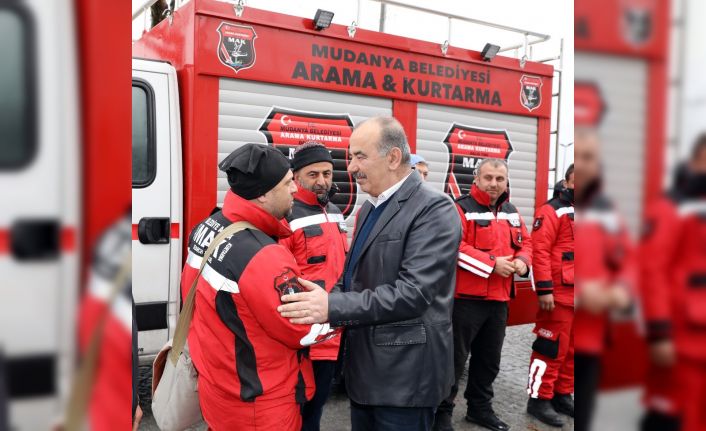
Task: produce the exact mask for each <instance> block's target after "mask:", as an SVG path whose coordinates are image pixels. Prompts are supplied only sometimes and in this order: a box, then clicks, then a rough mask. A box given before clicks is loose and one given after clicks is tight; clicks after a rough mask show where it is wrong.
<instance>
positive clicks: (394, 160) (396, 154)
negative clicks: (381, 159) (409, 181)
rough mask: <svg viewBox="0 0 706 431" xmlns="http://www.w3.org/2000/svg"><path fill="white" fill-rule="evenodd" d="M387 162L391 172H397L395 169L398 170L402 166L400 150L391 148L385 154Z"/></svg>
mask: <svg viewBox="0 0 706 431" xmlns="http://www.w3.org/2000/svg"><path fill="white" fill-rule="evenodd" d="M387 162H388V164H389V166H390V170H391V171H395V170H397V168H399V167H400V165H401V164H402V150H400V149H399V148H397V147H394V148H392V149H391V150H390V151H389V152H388V153H387Z"/></svg>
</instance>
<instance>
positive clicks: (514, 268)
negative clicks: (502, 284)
mask: <svg viewBox="0 0 706 431" xmlns="http://www.w3.org/2000/svg"><path fill="white" fill-rule="evenodd" d="M493 272H494V273H496V274H498V275H499V276H501V277H509V276H510V275H512V274H518V275H521V276H524V275H526V274H527V264H526V263H524V262H523V261H522V260H521V259H514V260H513V256H498V257H496V258H495V267H493Z"/></svg>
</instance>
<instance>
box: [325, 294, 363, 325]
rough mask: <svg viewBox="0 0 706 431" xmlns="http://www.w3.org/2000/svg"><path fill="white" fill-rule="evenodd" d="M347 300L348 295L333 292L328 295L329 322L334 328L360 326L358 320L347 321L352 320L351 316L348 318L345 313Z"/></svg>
mask: <svg viewBox="0 0 706 431" xmlns="http://www.w3.org/2000/svg"><path fill="white" fill-rule="evenodd" d="M345 298H346V295H344V294H343V293H341V292H332V293H330V294H329V295H328V320H329V324H330V325H331V326H333V327H344V326H356V325H360V321H358V320H353V319H351V320H345V319H346V318H348V319H350V316H346V315H345V313H344V312H343V309H344V308H345V307H344V301H345Z"/></svg>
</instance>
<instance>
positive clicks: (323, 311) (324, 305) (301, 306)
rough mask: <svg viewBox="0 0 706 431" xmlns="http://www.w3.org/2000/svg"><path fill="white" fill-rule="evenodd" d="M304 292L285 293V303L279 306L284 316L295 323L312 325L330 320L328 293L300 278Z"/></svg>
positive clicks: (278, 309) (283, 299)
mask: <svg viewBox="0 0 706 431" xmlns="http://www.w3.org/2000/svg"><path fill="white" fill-rule="evenodd" d="M299 284H301V285H302V287H303V288H304V290H305V291H304V292H300V293H293V294H291V295H284V296H283V297H282V302H284V303H285V304H283V305H280V306H279V307H277V311H279V313H280V314H281V315H282V317H285V318H288V319H289V321H290V322H292V323H294V324H295V325H311V324H314V323H325V322H327V321H328V293H327V292H326V291H325V290H324V289H322V288H321V287H320V286H319V285H317V284H315V283H312V282H311V281H308V280H304V279H303V278H300V279H299Z"/></svg>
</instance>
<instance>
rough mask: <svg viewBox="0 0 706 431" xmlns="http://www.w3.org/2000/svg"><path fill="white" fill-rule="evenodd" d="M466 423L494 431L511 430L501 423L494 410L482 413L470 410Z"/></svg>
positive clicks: (508, 426)
mask: <svg viewBox="0 0 706 431" xmlns="http://www.w3.org/2000/svg"><path fill="white" fill-rule="evenodd" d="M466 421H468V422H473V423H474V424H477V425H480V426H482V427H483V428H488V429H489V430H493V431H508V430H509V429H510V425H508V424H506V423H505V422H503V421H501V420H500V419H499V418H498V417H497V416H496V414H495V412H493V411H492V410H490V411H481V412H478V411H470V410H469V411H468V412H467V413H466Z"/></svg>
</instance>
